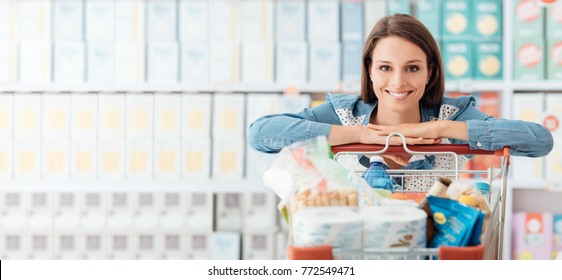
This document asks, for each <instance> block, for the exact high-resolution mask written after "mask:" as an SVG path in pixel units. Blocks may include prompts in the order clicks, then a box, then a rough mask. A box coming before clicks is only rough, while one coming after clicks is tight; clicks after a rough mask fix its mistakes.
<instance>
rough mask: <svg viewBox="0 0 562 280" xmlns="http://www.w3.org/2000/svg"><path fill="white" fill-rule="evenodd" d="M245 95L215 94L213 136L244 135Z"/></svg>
mask: <svg viewBox="0 0 562 280" xmlns="http://www.w3.org/2000/svg"><path fill="white" fill-rule="evenodd" d="M244 103H245V96H244V95H243V94H235V93H215V94H214V95H213V118H212V119H213V136H214V137H216V136H218V137H223V136H224V137H226V136H229V137H243V136H244V124H245V120H244V111H245V104H244Z"/></svg>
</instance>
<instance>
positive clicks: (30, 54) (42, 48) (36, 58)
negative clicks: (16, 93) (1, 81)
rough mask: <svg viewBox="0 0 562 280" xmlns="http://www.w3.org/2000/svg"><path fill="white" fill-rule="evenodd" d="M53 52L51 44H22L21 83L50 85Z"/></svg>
mask: <svg viewBox="0 0 562 280" xmlns="http://www.w3.org/2000/svg"><path fill="white" fill-rule="evenodd" d="M26 2H30V1H26ZM51 52H52V45H51V43H50V42H45V41H41V42H29V41H25V42H21V43H20V45H19V75H18V76H19V82H21V83H50V82H51V75H52V73H51V72H52V57H51Z"/></svg>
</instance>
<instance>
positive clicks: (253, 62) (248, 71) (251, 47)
mask: <svg viewBox="0 0 562 280" xmlns="http://www.w3.org/2000/svg"><path fill="white" fill-rule="evenodd" d="M274 53H275V52H274V49H273V41H271V40H270V41H252V42H248V41H246V42H243V43H242V54H241V55H242V57H241V60H242V82H244V83H250V84H251V83H254V84H263V83H271V82H273V69H274V68H273V67H274Z"/></svg>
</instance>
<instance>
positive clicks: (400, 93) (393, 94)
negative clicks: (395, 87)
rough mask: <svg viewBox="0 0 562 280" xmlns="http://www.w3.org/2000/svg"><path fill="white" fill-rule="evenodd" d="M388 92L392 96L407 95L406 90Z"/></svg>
mask: <svg viewBox="0 0 562 280" xmlns="http://www.w3.org/2000/svg"><path fill="white" fill-rule="evenodd" d="M388 93H390V95H392V96H394V97H404V96H406V95H408V93H407V92H392V91H389V92H388Z"/></svg>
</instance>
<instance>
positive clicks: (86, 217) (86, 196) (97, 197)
mask: <svg viewBox="0 0 562 280" xmlns="http://www.w3.org/2000/svg"><path fill="white" fill-rule="evenodd" d="M78 196H79V199H80V202H79V203H80V204H79V205H80V208H81V209H80V215H81V216H80V229H81V230H82V231H83V232H91V233H93V232H101V233H104V232H105V229H106V227H107V215H106V214H107V209H108V207H107V204H108V195H107V194H106V193H101V192H87V193H79V194H78Z"/></svg>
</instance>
